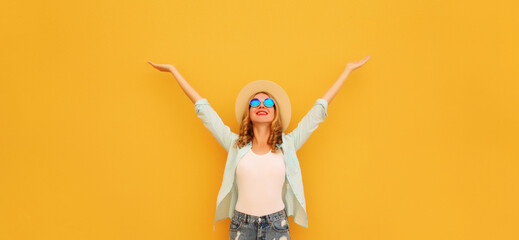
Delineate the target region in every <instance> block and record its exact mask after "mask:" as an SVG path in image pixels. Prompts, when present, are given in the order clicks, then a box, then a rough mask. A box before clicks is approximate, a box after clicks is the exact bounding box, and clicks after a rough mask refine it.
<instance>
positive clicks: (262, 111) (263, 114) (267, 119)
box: [249, 93, 276, 125]
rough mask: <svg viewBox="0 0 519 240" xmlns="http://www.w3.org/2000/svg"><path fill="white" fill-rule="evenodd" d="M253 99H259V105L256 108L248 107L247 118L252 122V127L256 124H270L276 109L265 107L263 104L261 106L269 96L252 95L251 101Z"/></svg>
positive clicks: (263, 94)
mask: <svg viewBox="0 0 519 240" xmlns="http://www.w3.org/2000/svg"><path fill="white" fill-rule="evenodd" d="M254 98H257V99H259V100H260V102H261V103H260V105H259V106H257V107H252V106H250V105H249V107H250V109H249V116H250V119H251V121H252V124H253V125H254V124H256V123H269V124H270V123H272V121H273V120H274V117H275V116H276V109H275V108H274V107H275V105H274V106H272V107H265V104H263V101H265V99H267V98H269V95H267V94H265V93H258V94H256V95H254V97H253V98H252V99H254Z"/></svg>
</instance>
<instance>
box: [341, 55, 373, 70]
mask: <svg viewBox="0 0 519 240" xmlns="http://www.w3.org/2000/svg"><path fill="white" fill-rule="evenodd" d="M369 58H371V56H367V57H365V58H363V59H362V60H357V61H354V62H350V63H347V64H346V68H345V70H348V71H353V70H355V69H357V68H360V67H361V66H362V65H363V64H364V63H366V62H367V61H368V59H369Z"/></svg>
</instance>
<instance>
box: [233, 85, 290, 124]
mask: <svg viewBox="0 0 519 240" xmlns="http://www.w3.org/2000/svg"><path fill="white" fill-rule="evenodd" d="M261 91H265V92H268V93H269V94H271V95H272V96H273V97H274V100H275V101H274V102H275V104H276V111H280V112H279V114H280V116H281V119H282V123H283V132H284V131H285V130H286V129H287V127H288V124H289V123H290V117H291V116H292V108H291V106H290V99H289V98H288V95H287V93H286V92H285V90H283V88H282V87H281V86H279V85H278V84H276V83H274V82H272V81H269V80H257V81H254V82H251V83H249V84H247V85H245V87H243V88H242V89H241V91H240V93H238V97H237V98H236V103H235V105H236V106H235V110H236V121H238V124H241V120H242V118H243V114H244V113H245V111H247V110H248V106H249V102H248V101H249V98H250V97H251V96H252V94H255V93H257V92H261Z"/></svg>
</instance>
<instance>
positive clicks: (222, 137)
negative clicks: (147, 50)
mask: <svg viewBox="0 0 519 240" xmlns="http://www.w3.org/2000/svg"><path fill="white" fill-rule="evenodd" d="M148 63H149V64H151V65H152V66H153V67H155V68H156V69H158V70H160V71H163V72H170V73H171V74H173V76H175V79H176V80H177V82H178V84H179V85H180V87H181V88H182V90H183V91H184V93H185V94H186V95H187V96H188V97H189V99H191V101H192V102H193V103H194V104H195V112H196V115H197V116H198V118H200V119H201V120H202V123H203V124H204V126H205V127H206V128H207V129H208V130H209V131H210V132H211V134H213V136H214V137H215V138H216V140H217V141H218V143H219V144H220V145H222V147H224V148H225V150H226V151H229V149H230V148H231V146H232V143H233V142H234V139H236V138H238V134H236V133H233V132H231V129H230V128H229V127H228V126H227V125H225V124H224V123H223V121H222V119H221V118H220V116H218V114H217V113H216V111H214V109H213V108H212V107H211V105H210V104H209V102H208V101H207V99H205V98H202V97H201V96H200V95H199V94H198V93H197V92H196V91H195V89H193V87H191V85H189V83H187V81H186V80H185V79H184V78H183V77H182V75H180V73H179V72H178V71H177V69H176V68H175V67H174V66H173V65H171V64H156V63H152V62H150V61H148Z"/></svg>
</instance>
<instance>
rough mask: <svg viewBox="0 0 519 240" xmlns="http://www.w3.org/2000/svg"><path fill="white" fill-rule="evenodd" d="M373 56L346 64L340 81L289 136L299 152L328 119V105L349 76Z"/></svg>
mask: <svg viewBox="0 0 519 240" xmlns="http://www.w3.org/2000/svg"><path fill="white" fill-rule="evenodd" d="M370 57H371V56H367V57H365V58H364V59H362V60H360V61H355V62H352V63H348V64H346V68H345V69H344V72H343V73H342V74H341V76H340V77H339V79H337V81H335V83H334V84H333V85H332V86H331V87H330V89H328V91H326V93H325V94H324V95H323V96H322V97H321V98H319V99H317V100H316V101H315V104H314V106H312V108H311V109H310V111H309V112H308V113H307V114H306V115H305V116H304V117H303V119H301V121H299V123H298V124H297V127H296V128H295V129H294V130H293V131H292V132H291V133H289V134H288V136H289V137H290V138H292V140H293V143H294V148H295V150H296V151H297V150H299V148H301V147H302V146H303V144H304V143H305V142H306V140H308V138H309V137H310V135H311V134H312V133H313V132H314V131H315V130H316V129H317V127H318V126H319V123H321V122H323V121H324V120H325V119H326V117H328V104H329V103H330V101H332V99H333V98H334V97H335V95H337V92H338V91H339V89H340V88H341V86H342V84H343V83H344V81H345V80H346V78H347V77H348V75H349V74H350V73H351V72H352V71H353V70H355V69H357V68H359V67H360V66H362V64H364V63H365V62H366V61H368V59H369V58H370Z"/></svg>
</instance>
